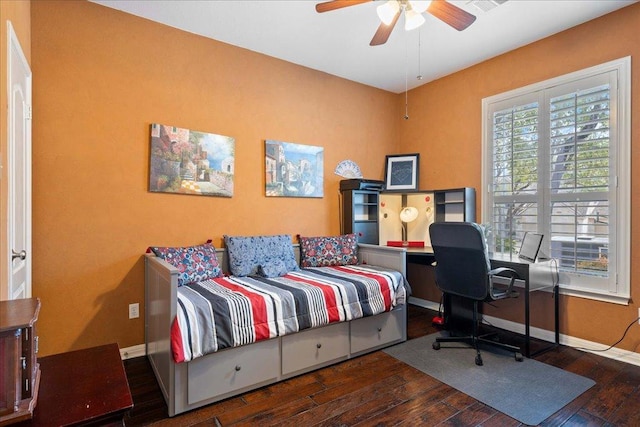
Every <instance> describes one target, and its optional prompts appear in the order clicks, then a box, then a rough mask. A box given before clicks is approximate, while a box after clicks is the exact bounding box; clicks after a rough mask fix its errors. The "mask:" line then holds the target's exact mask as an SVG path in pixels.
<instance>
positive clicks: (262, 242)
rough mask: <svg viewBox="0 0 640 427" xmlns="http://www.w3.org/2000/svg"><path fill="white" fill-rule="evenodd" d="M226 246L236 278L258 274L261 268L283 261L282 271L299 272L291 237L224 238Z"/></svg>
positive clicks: (283, 235) (230, 267) (282, 235)
mask: <svg viewBox="0 0 640 427" xmlns="http://www.w3.org/2000/svg"><path fill="white" fill-rule="evenodd" d="M224 244H225V246H226V247H227V253H228V254H229V269H230V270H231V273H232V274H233V275H234V276H239V277H242V276H251V275H256V274H258V273H259V272H258V269H259V268H260V266H263V269H264V267H265V266H266V269H267V270H270V268H269V266H270V265H271V264H272V263H274V262H276V260H280V261H282V263H283V264H284V267H282V266H280V267H275V268H276V269H277V268H279V269H280V271H285V273H286V272H289V271H295V270H298V269H299V267H298V263H297V262H296V259H295V256H294V254H293V245H292V244H291V236H290V235H286V234H281V235H277V236H252V237H240V236H226V235H225V236H224ZM274 266H275V264H274Z"/></svg>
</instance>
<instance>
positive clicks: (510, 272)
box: [489, 267, 520, 298]
mask: <svg viewBox="0 0 640 427" xmlns="http://www.w3.org/2000/svg"><path fill="white" fill-rule="evenodd" d="M493 276H503V277H504V276H507V277H509V278H510V280H509V285H508V286H507V290H506V295H507V296H508V297H511V298H513V297H517V296H518V292H517V291H514V290H513V284H514V283H515V281H516V279H520V275H519V274H518V272H517V271H515V270H514V269H513V268H507V267H498V268H494V269H493V270H491V271H489V283H490V288H491V291H492V292H491V293H492V294H493V281H492V280H491V277H493Z"/></svg>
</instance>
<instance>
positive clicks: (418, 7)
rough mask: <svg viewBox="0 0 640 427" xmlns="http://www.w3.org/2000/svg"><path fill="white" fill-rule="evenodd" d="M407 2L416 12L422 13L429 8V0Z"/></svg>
mask: <svg viewBox="0 0 640 427" xmlns="http://www.w3.org/2000/svg"><path fill="white" fill-rule="evenodd" d="M409 4H410V5H411V9H412V10H413V11H415V12H416V13H424V12H426V11H427V9H429V6H430V5H431V0H409Z"/></svg>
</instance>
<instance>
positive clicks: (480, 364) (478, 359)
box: [476, 354, 483, 366]
mask: <svg viewBox="0 0 640 427" xmlns="http://www.w3.org/2000/svg"><path fill="white" fill-rule="evenodd" d="M476 365H478V366H482V365H483V363H482V356H480V355H479V354H478V355H477V356H476Z"/></svg>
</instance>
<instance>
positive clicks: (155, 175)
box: [149, 123, 235, 197]
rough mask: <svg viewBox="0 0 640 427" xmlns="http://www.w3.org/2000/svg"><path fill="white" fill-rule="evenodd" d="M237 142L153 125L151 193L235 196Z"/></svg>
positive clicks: (150, 171) (223, 137)
mask: <svg viewBox="0 0 640 427" xmlns="http://www.w3.org/2000/svg"><path fill="white" fill-rule="evenodd" d="M234 154H235V139H234V138H232V137H230V136H224V135H217V134H214V133H205V132H199V131H194V130H190V129H184V128H179V127H175V126H168V125H161V124H157V123H154V124H152V125H151V162H150V167H149V191H153V192H161V193H177V194H195V195H201V196H220V197H232V196H233V177H234V175H233V173H234Z"/></svg>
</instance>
